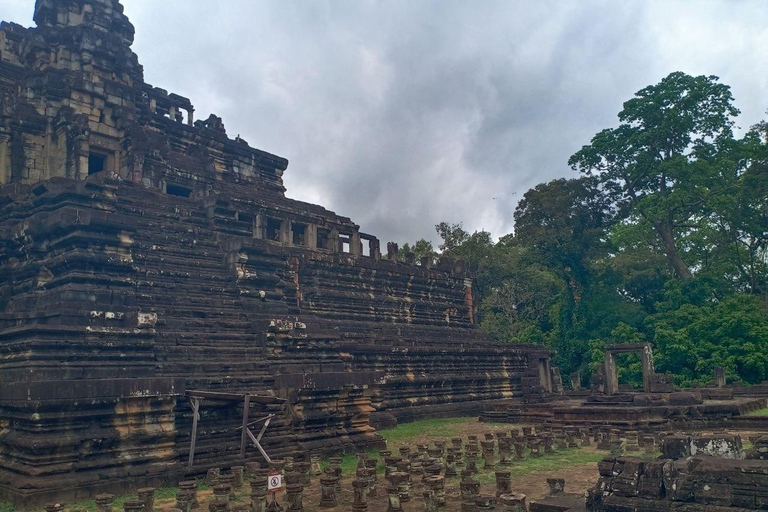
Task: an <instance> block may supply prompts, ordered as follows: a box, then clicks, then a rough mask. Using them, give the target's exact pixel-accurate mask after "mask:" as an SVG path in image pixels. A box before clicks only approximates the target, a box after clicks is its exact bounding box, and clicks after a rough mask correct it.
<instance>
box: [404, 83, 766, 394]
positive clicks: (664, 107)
mask: <svg viewBox="0 0 768 512" xmlns="http://www.w3.org/2000/svg"><path fill="white" fill-rule="evenodd" d="M738 114H739V111H738V110H737V109H736V107H735V106H734V99H733V97H732V95H731V91H730V88H729V87H728V86H727V85H725V84H722V83H720V82H719V80H718V78H717V77H714V76H689V75H686V74H684V73H680V72H676V73H672V74H670V75H669V76H667V77H665V78H664V79H663V80H662V81H661V82H660V83H658V84H656V85H651V86H648V87H646V88H644V89H642V90H640V91H638V92H637V93H636V94H635V96H634V97H633V98H631V99H630V100H628V101H627V102H626V103H625V104H624V106H623V109H622V110H621V112H619V115H618V117H619V124H618V126H617V127H615V128H608V129H605V130H602V131H600V132H599V133H597V134H596V135H595V136H594V137H593V138H592V140H591V142H590V143H589V144H587V145H585V146H584V147H583V148H582V149H581V150H579V151H578V152H577V153H575V154H574V155H573V156H572V157H571V158H570V159H569V162H568V163H569V165H570V166H571V167H572V168H573V169H574V170H575V171H577V172H578V173H579V175H577V176H575V177H573V178H571V179H559V180H554V181H551V182H549V183H542V184H539V185H537V186H536V187H534V188H533V189H531V190H529V191H528V192H526V194H525V195H524V196H523V198H522V200H521V201H520V202H519V204H518V205H517V208H516V210H515V230H514V232H513V233H511V234H508V235H505V236H502V237H501V238H500V239H499V240H498V241H494V239H493V237H492V236H491V234H490V233H487V232H484V231H480V232H474V233H469V232H467V231H465V230H464V228H463V226H462V225H461V224H449V223H441V224H438V225H437V226H436V231H437V234H438V235H439V236H440V238H441V240H442V241H441V242H440V243H439V244H438V249H439V253H438V251H435V250H434V249H433V246H432V244H431V242H427V241H426V240H420V241H419V242H417V243H416V244H414V246H413V247H411V248H410V250H411V251H413V252H415V253H418V254H420V255H430V256H431V257H433V258H437V257H438V254H439V255H440V256H441V257H446V258H461V259H463V260H465V261H467V262H468V263H469V265H470V268H472V270H473V271H474V272H475V273H476V275H477V282H476V291H477V294H478V301H476V302H477V304H478V311H477V318H478V320H479V323H480V326H481V328H482V329H484V330H485V331H486V332H487V333H488V335H489V336H491V337H492V338H494V339H497V340H499V341H504V342H512V343H515V342H518V343H519V342H526V343H541V344H543V345H545V346H547V347H549V348H551V349H553V350H555V351H556V354H557V355H556V362H557V364H558V365H559V366H560V368H561V371H563V373H565V374H568V373H571V372H581V373H582V375H583V376H584V378H585V380H586V378H587V376H588V375H589V373H590V372H591V371H594V369H595V367H596V365H597V364H599V362H600V361H601V360H602V359H601V358H602V347H604V346H605V344H607V343H623V342H637V341H648V342H651V343H652V344H653V345H654V347H655V351H656V354H657V364H656V366H657V369H658V371H662V372H668V373H675V374H676V375H677V376H678V384H680V385H686V384H692V383H699V384H706V383H707V382H708V381H709V380H711V378H712V369H713V368H714V366H722V367H723V368H725V369H726V372H727V374H728V376H729V377H730V378H731V379H736V380H740V381H743V382H750V383H756V382H760V381H762V380H768V295H766V293H767V291H768V144H767V142H766V141H768V123H761V124H759V125H757V126H755V127H752V128H751V129H750V130H748V131H747V133H745V134H744V135H743V136H742V137H740V138H739V137H736V136H735V135H734V131H733V127H734V119H735V117H736V116H737V115H738ZM417 247H418V249H417ZM638 365H639V363H632V364H630V365H628V366H627V367H626V368H625V370H624V371H623V373H622V375H621V376H620V378H622V379H624V380H625V381H627V382H633V381H637V380H638V379H639V366H638Z"/></svg>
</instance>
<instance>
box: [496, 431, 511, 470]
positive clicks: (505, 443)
mask: <svg viewBox="0 0 768 512" xmlns="http://www.w3.org/2000/svg"><path fill="white" fill-rule="evenodd" d="M511 465H512V440H511V439H510V438H508V437H500V438H499V466H511Z"/></svg>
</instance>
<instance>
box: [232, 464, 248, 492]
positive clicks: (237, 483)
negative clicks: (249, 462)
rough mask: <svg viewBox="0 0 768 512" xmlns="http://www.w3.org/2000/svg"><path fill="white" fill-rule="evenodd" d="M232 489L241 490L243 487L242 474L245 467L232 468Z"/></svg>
mask: <svg viewBox="0 0 768 512" xmlns="http://www.w3.org/2000/svg"><path fill="white" fill-rule="evenodd" d="M231 471H232V477H233V478H232V487H233V488H235V489H241V488H242V487H243V472H244V471H245V466H232V469H231Z"/></svg>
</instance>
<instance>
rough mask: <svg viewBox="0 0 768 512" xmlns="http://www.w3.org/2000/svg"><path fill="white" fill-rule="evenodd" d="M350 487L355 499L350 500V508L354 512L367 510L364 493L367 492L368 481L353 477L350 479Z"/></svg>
mask: <svg viewBox="0 0 768 512" xmlns="http://www.w3.org/2000/svg"><path fill="white" fill-rule="evenodd" d="M352 489H353V490H354V493H355V499H354V501H353V502H352V510H354V511H356V512H363V511H365V510H368V501H367V499H366V495H367V494H368V482H366V481H365V480H360V479H355V480H353V481H352Z"/></svg>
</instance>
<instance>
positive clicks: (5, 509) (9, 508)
mask: <svg viewBox="0 0 768 512" xmlns="http://www.w3.org/2000/svg"><path fill="white" fill-rule="evenodd" d="M0 512H16V507H14V506H13V503H11V502H9V501H0Z"/></svg>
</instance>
